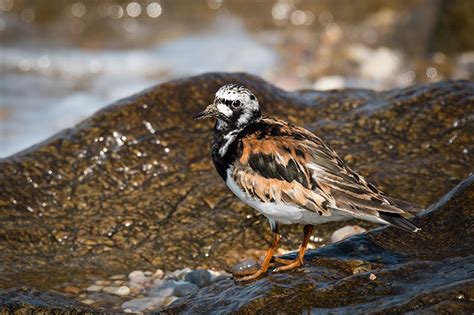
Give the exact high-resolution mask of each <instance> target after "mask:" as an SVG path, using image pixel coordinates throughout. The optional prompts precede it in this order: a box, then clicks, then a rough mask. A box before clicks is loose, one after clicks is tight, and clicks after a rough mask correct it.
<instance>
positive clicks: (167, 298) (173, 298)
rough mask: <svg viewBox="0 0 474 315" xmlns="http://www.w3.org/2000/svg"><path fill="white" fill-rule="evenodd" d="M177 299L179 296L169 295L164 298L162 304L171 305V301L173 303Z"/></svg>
mask: <svg viewBox="0 0 474 315" xmlns="http://www.w3.org/2000/svg"><path fill="white" fill-rule="evenodd" d="M177 299H178V297H177V296H168V297H166V298H165V299H164V300H163V304H162V306H163V307H166V306H168V305H170V304H171V303H173V302H174V301H176V300H177Z"/></svg>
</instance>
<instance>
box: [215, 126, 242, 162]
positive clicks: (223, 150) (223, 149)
mask: <svg viewBox="0 0 474 315" xmlns="http://www.w3.org/2000/svg"><path fill="white" fill-rule="evenodd" d="M241 130H242V129H237V130H232V131H231V132H229V133H228V134H226V135H225V136H224V140H225V143H224V145H223V146H222V147H221V148H220V149H219V155H220V156H221V157H223V156H224V155H225V154H226V153H227V150H228V149H229V146H230V145H231V144H232V142H234V140H235V138H236V137H237V135H238V134H239V132H240V131H241Z"/></svg>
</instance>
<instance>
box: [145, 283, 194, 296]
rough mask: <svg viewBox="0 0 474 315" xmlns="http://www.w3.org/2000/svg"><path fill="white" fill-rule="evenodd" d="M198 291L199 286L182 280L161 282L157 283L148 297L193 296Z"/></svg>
mask: <svg viewBox="0 0 474 315" xmlns="http://www.w3.org/2000/svg"><path fill="white" fill-rule="evenodd" d="M197 290H198V286H197V285H195V284H193V283H189V282H186V281H182V280H178V281H175V280H167V279H166V280H161V282H155V286H153V287H152V288H151V289H150V291H149V292H148V295H150V296H162V297H167V296H179V297H181V296H185V295H188V294H192V293H194V292H196V291H197Z"/></svg>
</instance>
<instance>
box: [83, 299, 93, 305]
mask: <svg viewBox="0 0 474 315" xmlns="http://www.w3.org/2000/svg"><path fill="white" fill-rule="evenodd" d="M95 302H96V301H94V300H92V299H84V300H81V303H84V304H87V305H91V304H93V303H95Z"/></svg>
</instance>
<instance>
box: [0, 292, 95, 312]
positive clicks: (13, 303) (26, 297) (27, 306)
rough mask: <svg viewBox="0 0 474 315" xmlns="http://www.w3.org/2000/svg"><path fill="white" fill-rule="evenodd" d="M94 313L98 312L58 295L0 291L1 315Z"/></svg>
mask: <svg viewBox="0 0 474 315" xmlns="http://www.w3.org/2000/svg"><path fill="white" fill-rule="evenodd" d="M94 311H95V312H97V311H98V310H97V309H94V308H91V307H89V306H87V305H85V304H83V303H80V302H78V301H75V300H73V299H72V298H68V297H65V296H63V295H61V294H58V293H53V292H41V291H37V290H34V289H30V288H14V289H9V290H0V313H2V314H13V313H15V314H39V313H43V314H46V313H47V314H51V313H56V314H59V313H60V314H78V313H94Z"/></svg>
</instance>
